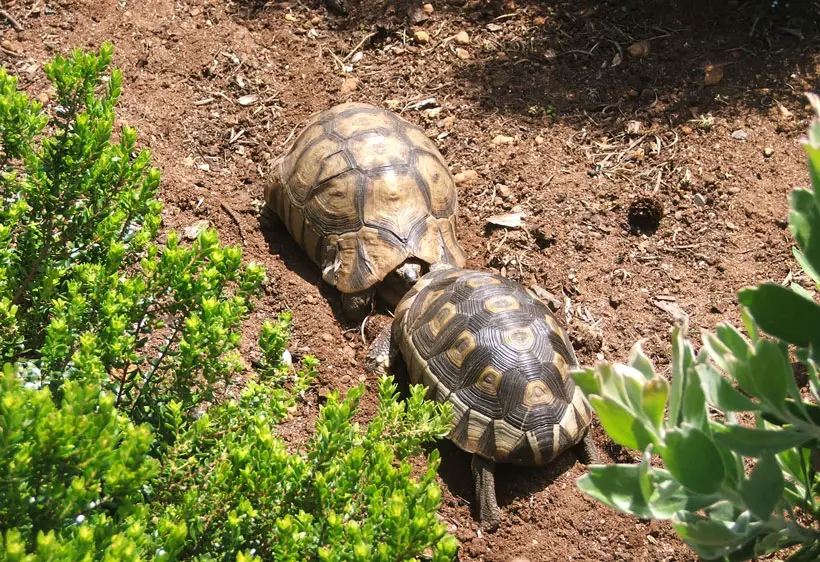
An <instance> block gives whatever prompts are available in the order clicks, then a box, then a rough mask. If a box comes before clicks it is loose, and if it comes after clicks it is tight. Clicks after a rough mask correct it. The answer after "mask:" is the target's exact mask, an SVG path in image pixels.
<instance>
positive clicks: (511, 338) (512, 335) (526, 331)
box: [502, 326, 535, 352]
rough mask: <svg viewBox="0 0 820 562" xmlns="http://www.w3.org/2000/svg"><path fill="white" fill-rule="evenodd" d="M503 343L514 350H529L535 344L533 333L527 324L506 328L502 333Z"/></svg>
mask: <svg viewBox="0 0 820 562" xmlns="http://www.w3.org/2000/svg"><path fill="white" fill-rule="evenodd" d="M502 338H503V339H504V343H505V344H507V345H508V346H509V347H511V348H513V349H514V350H516V351H519V352H523V351H529V350H531V349H532V347H533V346H534V345H535V333H534V332H533V331H532V328H530V327H529V326H527V327H523V328H515V329H513V330H508V331H506V332H504V333H503V334H502Z"/></svg>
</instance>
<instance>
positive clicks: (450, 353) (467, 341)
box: [445, 330, 476, 369]
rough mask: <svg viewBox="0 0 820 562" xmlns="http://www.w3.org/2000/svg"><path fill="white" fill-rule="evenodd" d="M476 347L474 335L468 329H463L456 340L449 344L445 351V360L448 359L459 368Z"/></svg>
mask: <svg viewBox="0 0 820 562" xmlns="http://www.w3.org/2000/svg"><path fill="white" fill-rule="evenodd" d="M475 348H476V341H475V336H474V335H473V334H472V333H470V331H469V330H464V331H463V332H462V333H461V335H460V336H459V337H458V339H457V340H456V342H455V343H454V344H453V345H452V346H450V349H448V350H447V351H446V352H445V353H446V355H447V360H448V361H450V363H452V364H453V365H454V366H455V367H456V368H457V369H461V366H462V365H463V364H464V360H465V359H467V357H468V356H469V355H470V353H472V352H473V350H474V349H475Z"/></svg>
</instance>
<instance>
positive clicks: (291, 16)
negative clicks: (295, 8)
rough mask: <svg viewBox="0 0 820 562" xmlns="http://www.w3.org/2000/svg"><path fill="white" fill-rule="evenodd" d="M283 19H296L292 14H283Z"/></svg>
mask: <svg viewBox="0 0 820 562" xmlns="http://www.w3.org/2000/svg"><path fill="white" fill-rule="evenodd" d="M285 20H286V21H296V16H294V15H293V14H285Z"/></svg>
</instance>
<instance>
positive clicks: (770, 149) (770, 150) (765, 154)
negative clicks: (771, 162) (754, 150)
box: [763, 146, 774, 158]
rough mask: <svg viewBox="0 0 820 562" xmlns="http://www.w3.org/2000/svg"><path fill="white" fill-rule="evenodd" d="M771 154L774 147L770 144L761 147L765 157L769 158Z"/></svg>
mask: <svg viewBox="0 0 820 562" xmlns="http://www.w3.org/2000/svg"><path fill="white" fill-rule="evenodd" d="M772 154H774V149H773V148H772V147H771V146H767V147H766V148H764V149H763V156H765V157H766V158H771V157H772Z"/></svg>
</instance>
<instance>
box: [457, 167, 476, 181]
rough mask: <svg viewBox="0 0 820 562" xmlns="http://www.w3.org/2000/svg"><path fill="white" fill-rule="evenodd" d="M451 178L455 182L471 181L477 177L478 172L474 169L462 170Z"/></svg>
mask: <svg viewBox="0 0 820 562" xmlns="http://www.w3.org/2000/svg"><path fill="white" fill-rule="evenodd" d="M453 179H454V180H455V182H456V184H462V183H472V182H474V181H476V180H477V179H478V172H476V171H475V170H464V171H463V172H459V173H457V174H456V175H455V176H454V177H453Z"/></svg>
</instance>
